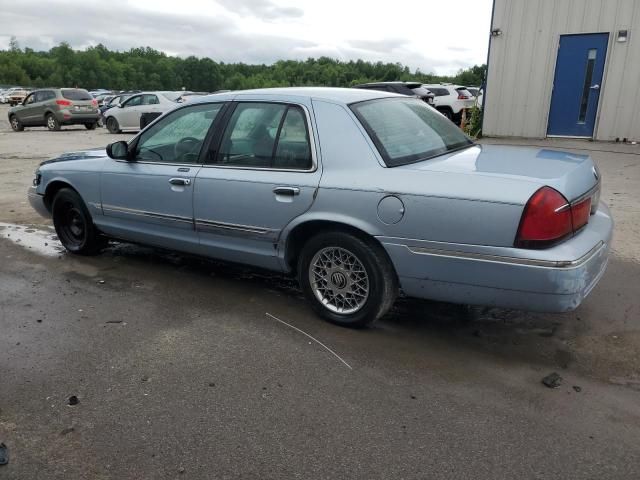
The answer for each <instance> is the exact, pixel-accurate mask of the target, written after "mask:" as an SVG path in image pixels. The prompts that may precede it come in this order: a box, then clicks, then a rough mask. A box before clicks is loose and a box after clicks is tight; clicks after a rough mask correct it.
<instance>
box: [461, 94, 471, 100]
mask: <svg viewBox="0 0 640 480" xmlns="http://www.w3.org/2000/svg"><path fill="white" fill-rule="evenodd" d="M469 98H470V97H469V96H467V95H464V94H463V93H459V94H458V100H469Z"/></svg>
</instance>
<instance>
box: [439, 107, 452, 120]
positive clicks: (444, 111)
mask: <svg viewBox="0 0 640 480" xmlns="http://www.w3.org/2000/svg"><path fill="white" fill-rule="evenodd" d="M438 111H439V112H440V113H441V114H443V115H444V116H445V117H447V118H448V119H449V120H451V121H453V112H452V111H451V110H449V109H448V108H442V109H440V108H439V109H438Z"/></svg>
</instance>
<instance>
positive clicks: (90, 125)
mask: <svg viewBox="0 0 640 480" xmlns="http://www.w3.org/2000/svg"><path fill="white" fill-rule="evenodd" d="M97 126H98V122H93V123H85V124H84V128H86V129H87V130H95V129H96V127H97Z"/></svg>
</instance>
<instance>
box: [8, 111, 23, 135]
mask: <svg viewBox="0 0 640 480" xmlns="http://www.w3.org/2000/svg"><path fill="white" fill-rule="evenodd" d="M9 123H11V128H12V129H13V131H14V132H22V131H23V130H24V125H22V122H20V120H18V117H17V116H15V115H11V118H10V119H9Z"/></svg>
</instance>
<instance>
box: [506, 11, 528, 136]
mask: <svg viewBox="0 0 640 480" xmlns="http://www.w3.org/2000/svg"><path fill="white" fill-rule="evenodd" d="M525 11H526V9H525V5H524V3H523V2H520V1H518V2H513V4H512V10H511V20H512V22H513V24H514V25H517V26H518V28H517V29H515V28H510V29H509V37H508V38H506V40H509V44H508V46H507V57H506V64H507V65H513V66H514V68H508V69H506V71H505V73H504V82H505V89H504V90H503V91H502V95H503V96H504V98H505V110H504V114H503V115H502V117H501V121H502V122H501V123H502V125H501V126H502V129H503V131H506V132H507V134H508V135H511V136H520V135H521V133H520V128H518V129H515V128H514V116H515V115H516V113H518V114H520V115H521V114H522V109H516V105H515V102H516V101H517V95H521V94H519V92H518V90H519V89H518V86H517V84H518V80H519V79H518V73H519V70H520V68H521V65H520V62H521V60H522V57H523V51H522V50H524V49H526V48H527V45H526V44H525V43H524V42H523V36H524V34H523V31H524V30H525V19H524V14H525ZM516 110H517V111H516ZM515 123H516V124H518V123H520V122H515Z"/></svg>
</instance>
